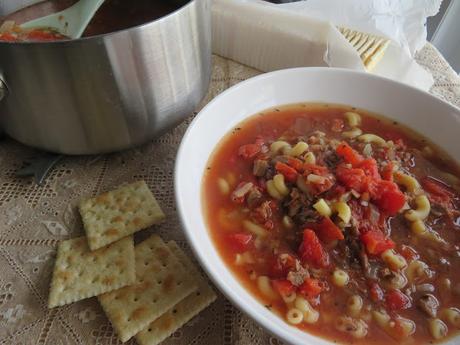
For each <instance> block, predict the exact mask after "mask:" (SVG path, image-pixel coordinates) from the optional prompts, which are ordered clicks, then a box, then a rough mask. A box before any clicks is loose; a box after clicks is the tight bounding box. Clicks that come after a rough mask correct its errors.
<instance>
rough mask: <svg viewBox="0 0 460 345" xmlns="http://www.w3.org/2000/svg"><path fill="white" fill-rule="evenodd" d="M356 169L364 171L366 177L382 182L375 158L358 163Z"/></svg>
mask: <svg viewBox="0 0 460 345" xmlns="http://www.w3.org/2000/svg"><path fill="white" fill-rule="evenodd" d="M355 167H356V168H359V169H362V170H363V171H364V174H365V175H366V176H369V177H370V178H372V179H376V180H380V174H379V169H378V167H377V161H376V160H375V159H374V158H366V159H364V160H362V161H361V162H359V163H357V164H356V166H355Z"/></svg>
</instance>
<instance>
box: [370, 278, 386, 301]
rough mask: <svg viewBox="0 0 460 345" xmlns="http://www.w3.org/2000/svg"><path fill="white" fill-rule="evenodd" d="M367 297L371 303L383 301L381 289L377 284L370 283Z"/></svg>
mask: <svg viewBox="0 0 460 345" xmlns="http://www.w3.org/2000/svg"><path fill="white" fill-rule="evenodd" d="M369 296H370V297H371V299H372V301H374V302H379V301H382V300H383V297H384V293H383V290H382V288H381V287H380V285H379V284H377V283H375V282H371V283H370V287H369Z"/></svg>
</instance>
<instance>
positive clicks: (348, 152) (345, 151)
mask: <svg viewBox="0 0 460 345" xmlns="http://www.w3.org/2000/svg"><path fill="white" fill-rule="evenodd" d="M335 151H336V153H337V154H338V155H339V156H340V157H342V158H343V160H344V161H345V162H346V163H350V164H351V165H352V166H355V165H356V164H358V163H360V162H361V161H362V160H363V159H364V158H363V156H361V155H360V154H359V153H358V152H357V151H356V150H354V149H353V148H352V147H351V146H350V145H348V144H347V143H346V142H341V143H340V145H339V146H337V148H336V149H335Z"/></svg>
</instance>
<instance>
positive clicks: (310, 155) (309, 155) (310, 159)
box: [304, 152, 316, 164]
mask: <svg viewBox="0 0 460 345" xmlns="http://www.w3.org/2000/svg"><path fill="white" fill-rule="evenodd" d="M304 162H305V163H307V164H316V157H315V154H314V153H313V152H307V154H306V155H305V158H304Z"/></svg>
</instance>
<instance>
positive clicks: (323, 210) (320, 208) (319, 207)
mask: <svg viewBox="0 0 460 345" xmlns="http://www.w3.org/2000/svg"><path fill="white" fill-rule="evenodd" d="M313 208H314V209H315V210H316V211H317V212H318V213H319V214H320V215H321V216H323V217H330V216H331V215H332V210H331V208H330V207H329V205H328V204H327V203H326V201H324V199H319V200H318V201H317V202H316V203H315V204H314V205H313Z"/></svg>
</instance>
